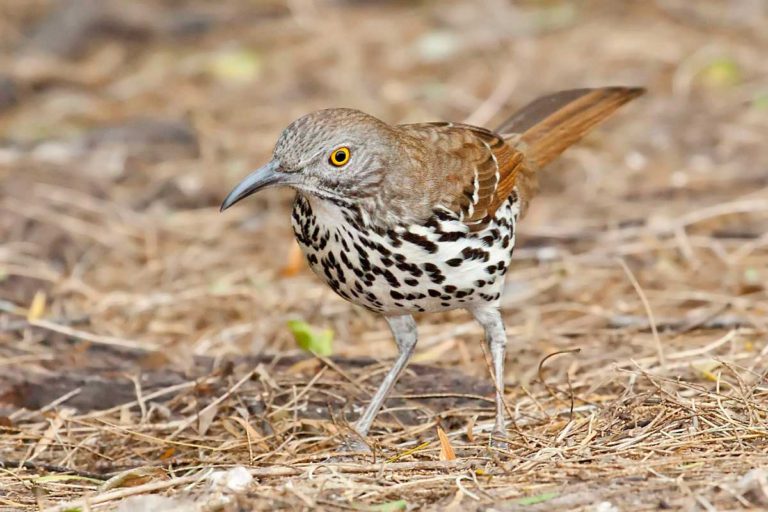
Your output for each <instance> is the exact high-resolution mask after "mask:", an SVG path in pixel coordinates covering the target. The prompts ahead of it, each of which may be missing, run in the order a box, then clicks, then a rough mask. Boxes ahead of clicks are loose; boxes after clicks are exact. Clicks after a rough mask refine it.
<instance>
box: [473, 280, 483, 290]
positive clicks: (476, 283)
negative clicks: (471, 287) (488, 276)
mask: <svg viewBox="0 0 768 512" xmlns="http://www.w3.org/2000/svg"><path fill="white" fill-rule="evenodd" d="M475 286H477V287H478V288H482V287H483V286H485V281H483V280H482V279H478V280H477V281H475Z"/></svg>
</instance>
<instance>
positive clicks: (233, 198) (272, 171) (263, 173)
mask: <svg viewBox="0 0 768 512" xmlns="http://www.w3.org/2000/svg"><path fill="white" fill-rule="evenodd" d="M279 168H280V162H278V161H277V160H272V161H271V162H269V163H268V164H266V165H264V166H262V167H259V168H258V169H256V170H255V171H253V172H252V173H251V174H249V175H248V176H246V178H245V179H244V180H243V181H241V182H240V183H239V184H238V185H237V186H236V187H235V188H234V189H232V192H230V193H229V194H228V195H227V197H226V198H225V199H224V202H222V203H221V208H219V211H222V212H223V211H224V210H226V209H227V208H229V207H230V206H232V205H233V204H235V203H236V202H238V201H240V200H241V199H245V198H246V197H248V196H250V195H251V194H255V193H256V192H258V191H259V190H261V189H264V188H267V187H273V186H275V185H287V184H288V177H289V176H290V174H288V173H284V172H280V170H279Z"/></svg>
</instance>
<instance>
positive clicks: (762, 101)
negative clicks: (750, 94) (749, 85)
mask: <svg viewBox="0 0 768 512" xmlns="http://www.w3.org/2000/svg"><path fill="white" fill-rule="evenodd" d="M752 106H753V107H755V108H756V109H758V110H768V91H766V92H762V93H759V94H757V96H755V99H753V100H752Z"/></svg>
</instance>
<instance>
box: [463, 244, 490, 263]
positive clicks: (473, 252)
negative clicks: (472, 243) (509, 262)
mask: <svg viewBox="0 0 768 512" xmlns="http://www.w3.org/2000/svg"><path fill="white" fill-rule="evenodd" d="M461 255H462V256H464V258H465V259H467V260H483V261H488V260H489V259H490V257H491V255H490V254H488V251H486V250H484V249H476V248H475V249H473V248H472V247H466V248H464V250H462V251H461Z"/></svg>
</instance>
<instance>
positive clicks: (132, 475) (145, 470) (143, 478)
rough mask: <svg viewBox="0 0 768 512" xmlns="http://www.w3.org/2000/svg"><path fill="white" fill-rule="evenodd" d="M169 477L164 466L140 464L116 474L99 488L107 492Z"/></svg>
mask: <svg viewBox="0 0 768 512" xmlns="http://www.w3.org/2000/svg"><path fill="white" fill-rule="evenodd" d="M167 479H168V474H167V473H166V472H165V470H164V469H163V468H158V467H155V466H140V467H138V468H131V469H128V470H126V471H123V472H121V473H118V474H116V475H115V476H113V477H112V478H110V479H109V480H107V481H106V482H104V483H103V484H102V485H101V487H100V489H99V490H100V491H101V492H105V491H109V490H112V489H119V488H121V487H136V486H137V485H143V484H146V483H147V482H151V481H153V480H167Z"/></svg>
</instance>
